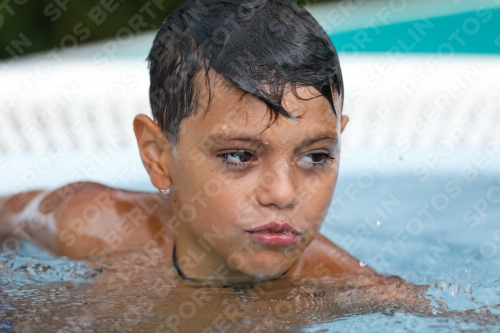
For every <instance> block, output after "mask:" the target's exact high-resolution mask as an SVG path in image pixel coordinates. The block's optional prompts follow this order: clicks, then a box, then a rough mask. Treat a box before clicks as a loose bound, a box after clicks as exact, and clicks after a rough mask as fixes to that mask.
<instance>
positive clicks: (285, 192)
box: [257, 161, 297, 209]
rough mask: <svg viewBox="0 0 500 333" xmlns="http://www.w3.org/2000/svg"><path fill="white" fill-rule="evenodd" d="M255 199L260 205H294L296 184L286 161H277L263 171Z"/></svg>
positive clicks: (282, 206) (281, 207)
mask: <svg viewBox="0 0 500 333" xmlns="http://www.w3.org/2000/svg"><path fill="white" fill-rule="evenodd" d="M257 201H258V202H259V203H260V204H261V205H262V206H275V207H276V208H279V209H287V208H293V207H295V205H296V204H297V193H296V186H295V182H294V179H293V175H292V170H291V168H290V166H289V165H288V164H287V163H286V162H284V161H280V162H277V163H275V164H274V165H272V166H271V168H269V170H266V171H265V172H264V174H263V176H262V178H261V179H260V182H259V188H258V190H257Z"/></svg>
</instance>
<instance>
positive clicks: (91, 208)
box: [46, 183, 172, 258]
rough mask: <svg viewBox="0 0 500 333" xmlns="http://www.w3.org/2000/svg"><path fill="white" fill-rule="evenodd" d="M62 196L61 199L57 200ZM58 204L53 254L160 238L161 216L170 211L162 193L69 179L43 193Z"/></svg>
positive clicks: (81, 253)
mask: <svg viewBox="0 0 500 333" xmlns="http://www.w3.org/2000/svg"><path fill="white" fill-rule="evenodd" d="M61 198H63V199H61ZM46 200H47V203H46V205H50V204H51V203H56V204H57V203H58V201H59V200H63V204H59V206H60V210H59V211H58V212H57V215H56V224H57V234H58V236H57V240H56V242H57V244H58V246H57V247H58V251H57V252H58V253H59V254H62V255H65V256H67V257H69V258H87V257H92V256H96V255H99V254H102V253H107V252H112V251H117V250H128V249H137V248H142V247H144V246H146V245H148V244H150V241H151V240H155V243H156V244H157V245H162V244H163V243H164V242H165V239H168V237H167V238H166V237H165V234H166V233H167V230H162V229H164V226H163V224H162V223H161V221H162V219H164V218H165V217H168V216H171V215H172V213H171V211H170V206H169V203H168V201H167V200H166V197H165V196H161V195H159V194H153V193H145V192H133V191H124V190H119V189H116V188H111V187H107V186H104V185H101V184H97V183H83V184H69V185H67V186H65V187H62V188H60V189H58V190H56V191H54V192H53V193H51V195H49V196H47V197H46Z"/></svg>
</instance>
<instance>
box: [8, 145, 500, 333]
mask: <svg viewBox="0 0 500 333" xmlns="http://www.w3.org/2000/svg"><path fill="white" fill-rule="evenodd" d="M427 154H429V150H421V151H418V150H414V151H411V152H408V153H402V154H401V155H400V156H398V157H397V158H395V159H390V160H387V159H383V158H381V156H384V155H383V153H382V151H381V150H375V149H366V150H360V151H356V154H349V153H348V152H346V153H345V154H344V155H343V157H342V160H341V172H340V176H339V181H338V184H337V189H336V192H335V196H334V201H333V202H332V206H331V209H330V211H329V213H328V215H327V217H326V220H325V223H324V225H323V227H322V232H323V233H324V234H325V235H326V236H327V237H329V238H330V239H332V240H333V241H334V242H336V243H337V244H339V245H340V246H341V247H343V248H344V249H345V250H347V251H348V252H349V253H351V254H352V255H354V256H355V257H356V258H358V259H359V260H363V261H365V262H366V263H367V264H368V265H369V266H371V267H373V268H374V269H376V270H377V271H378V272H380V273H382V274H386V275H397V276H400V277H403V278H404V279H406V280H407V281H409V282H411V283H415V284H424V285H428V286H429V288H428V290H427V292H426V296H425V297H426V298H427V299H429V300H430V301H431V304H432V306H433V307H434V310H433V313H430V314H429V313H427V314H424V313H423V312H422V311H421V310H419V309H418V308H415V309H412V307H411V306H410V307H409V308H408V307H406V308H400V307H398V306H393V305H391V304H390V303H377V302H375V303H370V302H371V300H370V299H369V298H367V303H365V305H364V306H363V305H361V308H360V307H359V304H358V305H353V306H350V305H349V304H351V303H352V304H356V302H358V303H359V302H361V304H363V302H365V301H363V299H364V298H363V297H367V296H364V295H368V294H365V292H364V290H367V291H369V290H371V292H372V293H376V294H377V293H384V292H385V290H386V289H384V288H387V287H383V288H381V287H369V286H368V287H366V286H364V287H363V286H359V285H358V287H356V283H354V282H353V284H352V286H349V284H347V285H346V282H345V281H344V282H339V281H338V280H336V279H333V280H324V281H320V282H319V286H320V287H318V288H319V289H315V290H314V291H311V290H310V289H307V288H306V289H304V288H303V286H301V283H303V282H301V281H298V282H296V284H294V285H284V286H275V287H273V289H272V290H270V291H267V292H266V293H265V294H264V295H263V296H261V297H260V298H259V297H257V298H255V295H253V296H252V292H251V291H247V290H241V291H238V290H236V289H235V290H234V291H233V290H226V289H224V290H222V289H220V290H219V291H214V290H212V289H207V290H206V291H207V292H208V295H211V296H210V297H211V302H212V303H213V304H219V305H218V306H215V307H208V308H207V307H204V308H202V309H200V310H199V311H200V313H199V315H200V317H196V318H195V319H192V320H186V321H185V323H186V325H188V326H187V327H188V328H184V330H181V331H193V332H194V331H199V330H200V327H199V326H196V325H202V324H201V323H203V320H202V319H201V318H205V317H208V318H216V316H217V314H218V313H219V312H220V311H221V309H224V306H227V304H231V303H232V302H234V299H235V297H236V298H239V299H241V300H243V302H244V304H246V305H245V306H247V307H248V308H245V309H242V310H241V311H243V312H242V313H243V318H244V319H241V320H240V321H238V323H237V325H233V326H230V327H229V328H227V329H226V330H222V331H226V332H244V331H250V330H251V329H255V328H256V327H258V325H262V322H266V323H267V324H266V325H271V326H272V327H275V328H276V330H275V331H277V332H281V331H283V332H286V331H293V332H351V331H352V332H387V331H405V332H406V331H408V332H455V331H460V330H464V331H475V332H480V331H485V332H491V331H500V324H499V320H498V319H499V318H500V223H499V222H500V173H499V172H498V170H500V158H498V157H500V156H497V155H495V156H492V160H491V163H489V164H488V165H487V167H485V168H483V170H481V171H478V172H477V175H476V177H475V178H473V177H470V173H469V174H467V173H464V172H463V170H464V166H467V165H470V163H471V161H472V160H474V159H473V157H474V156H475V154H477V150H476V149H469V150H467V149H463V150H460V151H457V152H455V153H454V154H453V155H452V156H448V157H446V158H444V157H443V158H440V159H439V161H438V162H437V164H436V166H435V167H433V168H431V169H429V170H425V167H423V166H422V161H423V160H424V159H423V157H424V156H426V155H427ZM127 156H128V155H127ZM116 158H117V159H118V160H119V159H120V156H117V157H116ZM374 161H377V163H374ZM111 169H112V168H111V167H110V170H111ZM424 171H425V172H424ZM102 177H103V178H106V177H107V176H106V174H105V173H104V174H103V175H102ZM108 179H111V178H108ZM128 181H129V183H128V186H129V187H131V188H135V189H141V188H144V189H146V188H149V184H148V183H147V180H146V179H145V178H144V175H139V176H137V177H136V179H135V181H130V180H128ZM124 187H126V186H124ZM377 222H378V223H377ZM120 260H121V261H120ZM120 260H115V259H113V260H112V261H113V263H112V264H105V265H103V266H101V267H94V268H95V269H92V268H90V267H89V266H88V265H87V264H86V263H84V262H82V261H69V260H67V259H65V258H54V257H53V256H51V255H50V254H49V253H47V252H45V251H42V250H40V249H37V248H36V247H34V246H33V245H30V244H23V246H22V247H21V249H20V251H19V252H17V253H10V252H4V253H2V254H0V283H1V288H0V291H1V294H0V295H1V296H2V311H3V313H4V314H5V315H4V316H3V317H2V316H0V332H15V331H30V329H31V330H32V331H43V330H46V331H52V330H54V329H58V328H65V329H67V330H70V331H78V330H81V331H85V329H86V330H87V331H95V330H98V328H99V327H100V328H103V327H111V326H107V325H111V323H114V322H115V321H116V322H119V323H121V324H120V325H122V326H120V327H122V329H123V330H125V328H123V327H127V324H126V323H130V322H131V321H130V320H132V319H127V318H126V316H125V315H124V313H125V314H127V313H128V312H127V311H129V310H127V309H129V308H133V309H136V310H134V311H135V312H134V313H135V314H136V317H140V318H142V319H140V318H139V319H137V318H136V317H134V318H135V319H134V320H132V322H133V323H134V325H132V326H130V328H129V329H128V330H129V331H144V332H154V331H155V330H156V329H157V328H158V327H163V328H164V330H166V329H168V328H169V326H168V325H167V324H165V321H166V320H167V319H165V318H168V317H165V316H166V314H169V313H171V312H172V313H174V312H175V311H177V308H176V307H179V306H181V305H182V304H183V302H184V301H183V300H184V299H190V297H191V296H190V295H191V294H192V293H193V290H197V289H199V287H193V286H184V285H177V283H178V281H177V282H172V281H174V280H175V279H174V280H172V279H171V278H170V279H166V280H165V278H164V276H167V275H168V274H167V275H165V274H166V273H165V272H163V271H162V270H161V265H160V268H147V270H146V268H140V269H136V270H137V271H138V272H139V273H138V274H137V275H136V277H135V278H127V279H129V280H130V281H135V282H128V284H124V287H120V288H115V286H116V283H115V282H116V279H115V278H114V277H113V275H112V272H113V268H112V266H113V265H117V267H120V269H122V268H123V267H125V266H127V265H128V266H130V263H131V262H132V261H133V260H131V259H130V257H127V256H125V257H123V258H122V259H120ZM120 262H121V263H120ZM120 265H121V266H120ZM128 266H127V267H128ZM102 272H104V273H106V274H108V276H112V277H111V278H110V281H113V283H110V282H109V281H107V282H106V283H104V282H99V283H97V282H95V281H98V280H99V278H102V276H105V274H103V273H102ZM110 274H111V275H110ZM131 276H132V275H131ZM155 276H163V280H162V281H163V284H161V285H162V288H163V289H161V288H160V289H158V286H157V285H156V284H155V283H154V281H155V280H154V277H155ZM118 278H120V276H119V275H118ZM96 279H97V280H96ZM113 279H114V280H113ZM134 279H135V280H134ZM165 281H166V282H165ZM304 283H305V282H304ZM321 286H322V287H321ZM346 286H348V288H347V289H345V288H346ZM174 287H175V288H174ZM193 288H194V289H193ZM339 288H340V289H339ZM373 288H375V289H373ZM377 288H378V289H377ZM202 289H203V288H202ZM297 290H298V291H297ZM285 300H290V301H292V302H293V304H296V305H294V306H296V308H295V311H296V313H295V312H294V314H293V315H289V316H285V317H279V316H278V317H276V315H275V312H273V311H271V310H269V309H273V306H274V305H276V304H280V303H279V302H282V301H285ZM252 302H254V303H252ZM304 304H305V305H304ZM40 309H44V310H43V311H45V312H43V311H42V312H40V311H41V310H40ZM152 309H154V311H153V310H152ZM32 310H33V311H32ZM35 310H36V311H35ZM151 311H153V312H154V314H152V313H151ZM155 311H156V312H155ZM158 311H161V312H162V313H163V314H162V315H159V314H158ZM211 311H212V312H211ZM266 311H267V312H266ZM268 312H269V313H270V314H271V315H269V313H268ZM43 313H46V315H45V316H42V315H41V314H43ZM165 313H166V314H165ZM99 314H100V315H99ZM54 316H55V317H57V318H59V319H57V320H55V321H52V320H50V319H49V317H54ZM124 316H125V317H124ZM211 316H212V317H211ZM89 318H90V319H89ZM145 318H148V319H147V320H146V319H145ZM245 318H246V319H245ZM264 319H265V320H264ZM210 320H212V319H210ZM26 323H29V325H28V324H26ZM161 325H163V326H161ZM203 325H204V324H203ZM273 325H274V326H273ZM265 327H267V328H269V326H265ZM264 331H266V330H264Z"/></svg>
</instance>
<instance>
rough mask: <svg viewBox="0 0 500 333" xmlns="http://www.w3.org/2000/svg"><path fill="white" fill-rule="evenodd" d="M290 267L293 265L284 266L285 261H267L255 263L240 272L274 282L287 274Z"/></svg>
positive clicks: (242, 268)
mask: <svg viewBox="0 0 500 333" xmlns="http://www.w3.org/2000/svg"><path fill="white" fill-rule="evenodd" d="M290 266H291V265H284V261H283V259H281V260H266V261H261V262H254V263H253V265H245V266H244V267H241V268H240V269H239V270H240V272H242V273H244V274H246V275H250V276H254V277H256V278H259V279H264V280H272V279H274V278H276V277H278V276H280V275H281V274H283V273H284V272H286V271H287V270H288V269H289V268H290Z"/></svg>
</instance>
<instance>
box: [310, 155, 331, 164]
mask: <svg viewBox="0 0 500 333" xmlns="http://www.w3.org/2000/svg"><path fill="white" fill-rule="evenodd" d="M326 157H327V155H326V154H324V153H315V154H311V162H313V163H321V162H323V160H324V159H325V158H326Z"/></svg>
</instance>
